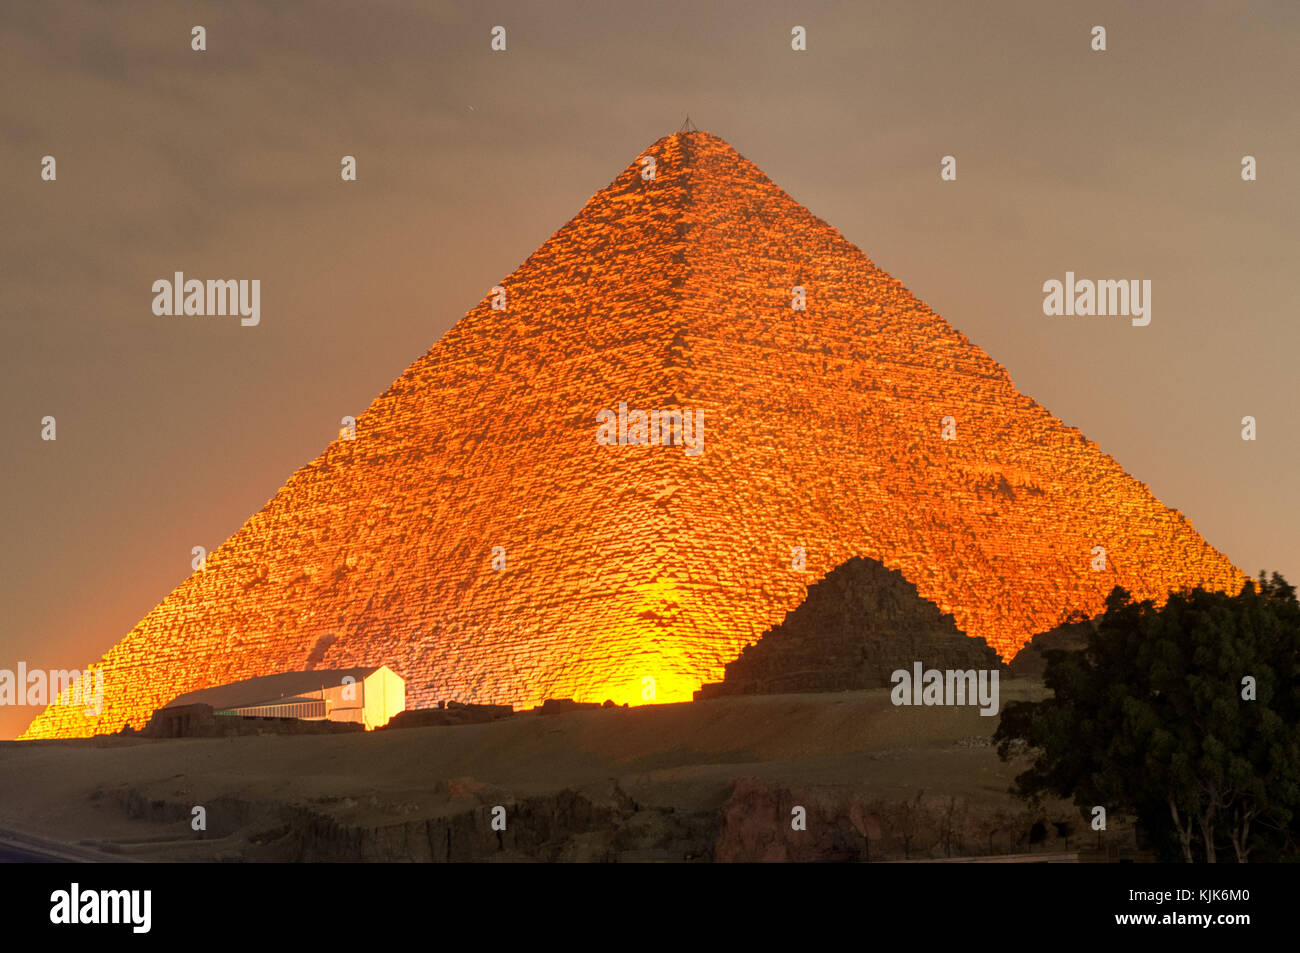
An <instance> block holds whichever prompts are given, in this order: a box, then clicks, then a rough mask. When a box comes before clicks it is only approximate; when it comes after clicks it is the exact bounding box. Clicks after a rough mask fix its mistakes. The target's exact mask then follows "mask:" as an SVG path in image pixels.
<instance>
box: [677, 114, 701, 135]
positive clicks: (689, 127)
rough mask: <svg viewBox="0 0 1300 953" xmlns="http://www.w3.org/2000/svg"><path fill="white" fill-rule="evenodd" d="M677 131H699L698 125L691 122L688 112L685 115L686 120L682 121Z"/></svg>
mask: <svg viewBox="0 0 1300 953" xmlns="http://www.w3.org/2000/svg"><path fill="white" fill-rule="evenodd" d="M677 131H678V132H699V131H700V129H699V127H698V126H696V125H695V123H693V122H691V117H690V114H689V113H688V114H687V116H686V121H685V122H684V123H682V128H680V129H678V130H677Z"/></svg>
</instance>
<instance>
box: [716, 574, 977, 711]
mask: <svg viewBox="0 0 1300 953" xmlns="http://www.w3.org/2000/svg"><path fill="white" fill-rule="evenodd" d="M916 662H921V663H922V664H923V666H924V668H927V669H939V670H940V671H967V670H970V669H976V670H979V669H984V670H988V671H994V670H998V671H1001V670H1002V667H1003V666H1002V665H1001V660H1000V659H999V658H998V654H997V652H995V651H993V649H991V648H990V647H989V645H988V643H987V642H985V641H984V640H983V639H981V638H978V637H974V636H969V635H963V634H962V633H961V631H960V630H959V629H958V628H957V624H956V622H955V620H954V619H953V617H952V616H950V615H944V614H943V613H942V612H940V611H939V610H938V608H937V607H936V606H935V605H934V603H932V602H927V601H926V600H924V599H922V598H921V597H920V596H919V595H917V593H916V587H915V586H913V585H912V584H911V583H910V582H908V581H907V580H906V579H905V578H904V577H903V574H902V573H901V572H899V571H898V570H897V569H887V568H886V567H885V566H884V564H883V563H880V562H877V561H876V560H874V559H865V558H863V557H861V556H854V557H853V558H852V559H850V560H849V561H848V562H846V563H841V564H840V565H839V566H836V567H835V568H834V569H832V570H831V571H830V572H829V573H828V574H827V575H826V576H825V577H824V578H823V579H820V580H818V581H817V582H816V583H814V584H813V585H811V586H809V587H808V598H807V599H805V600H804V601H803V602H801V603H800V604H799V605H798V606H797V607H796V608H795V609H794V610H793V611H792V612H791V613H790V614H789V615H787V616H786V617H785V619H784V620H783V621H782V622H781V623H780V624H778V625H774V626H773V627H772V628H770V629H768V630H767V631H766V632H764V633H763V637H762V638H761V639H759V640H758V641H757V642H755V643H754V644H753V645H750V646H747V647H746V648H745V650H744V651H743V652H741V653H740V657H739V658H737V659H734V660H733V661H731V662H728V663H727V666H726V676H725V677H724V678H723V680H722V681H721V682H715V683H712V684H708V685H704V686H703V687H702V688H701V689H700V691H699V692H697V693H696V696H695V697H696V698H717V697H719V696H722V695H776V694H781V695H785V694H789V693H791V692H848V691H860V690H862V689H867V688H892V687H893V686H894V684H895V681H894V678H893V676H894V673H895V672H897V671H898V670H899V669H902V670H904V671H907V672H910V671H912V666H913V664H914V663H916Z"/></svg>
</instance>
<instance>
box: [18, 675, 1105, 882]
mask: <svg viewBox="0 0 1300 953" xmlns="http://www.w3.org/2000/svg"><path fill="white" fill-rule="evenodd" d="M1042 693H1043V688H1042V685H1041V683H1040V682H1038V681H1036V680H1033V679H1008V680H1005V681H1004V683H1003V686H1002V705H1003V706H1004V707H1005V705H1006V704H1007V703H1008V702H1010V701H1012V700H1015V699H1019V698H1039V697H1041V696H1042ZM997 721H998V718H996V717H985V716H981V715H980V714H979V711H978V709H977V708H974V707H968V708H953V707H931V708H925V707H895V706H893V705H892V704H891V703H890V700H889V692H888V690H885V689H876V690H870V691H857V692H842V693H832V694H795V695H767V696H745V697H726V698H718V699H712V700H706V701H697V702H692V703H685V704H673V705H649V706H642V707H634V708H621V707H619V708H613V707H611V708H601V709H588V710H578V711H569V712H565V713H560V714H545V715H543V714H537V713H519V714H516V715H513V716H510V717H508V718H505V719H502V720H499V721H493V722H488V723H484V724H469V725H456V726H444V727H421V728H408V729H402V730H381V731H374V732H368V733H356V734H334V735H281V734H271V733H268V734H264V735H256V736H249V737H227V738H181V739H143V738H133V737H127V736H107V737H100V738H95V739H85V740H76V741H52V742H6V743H3V744H0V829H3V830H0V845H3V843H5V839H6V837H8V838H9V840H8V843H9V844H10V845H11V846H12V845H16V844H19V843H20V841H19V840H17V839H18V838H29V839H34V841H33V842H39V843H43V844H47V845H62V848H63V849H65V850H66V851H70V852H79V853H80V854H81V855H83V856H86V857H95V856H98V857H111V858H114V859H122V860H126V859H135V860H194V861H213V860H215V861H256V860H284V861H328V860H338V861H346V860H380V861H387V860H411V861H492V860H525V861H526V860H535V861H563V860H574V861H654V860H660V861H682V860H696V861H707V860H720V861H727V860H731V861H759V860H766V861H781V860H797V861H824V860H847V861H855V860H858V861H860V860H871V861H879V860H919V859H944V860H947V859H960V858H978V857H988V856H1006V855H1020V854H1028V855H1030V856H1035V857H1038V858H1048V857H1051V858H1058V859H1066V858H1069V859H1073V858H1074V857H1076V856H1077V857H1078V858H1079V859H1103V858H1104V857H1106V856H1110V857H1111V858H1114V856H1115V851H1116V850H1117V849H1122V847H1123V842H1124V832H1123V830H1122V829H1116V830H1112V831H1111V832H1108V833H1107V834H1105V835H1098V834H1097V833H1095V832H1092V831H1089V830H1087V827H1086V824H1085V823H1084V822H1083V820H1082V819H1081V818H1080V816H1079V813H1078V811H1077V810H1075V809H1074V808H1073V807H1072V806H1071V805H1069V804H1065V803H1058V804H1047V805H1043V806H1041V807H1039V808H1037V809H1030V808H1028V807H1026V805H1024V804H1023V803H1022V802H1020V801H1019V800H1017V799H1015V798H1013V797H1011V796H1010V795H1009V794H1008V788H1009V786H1010V784H1011V782H1012V779H1013V777H1014V775H1015V774H1016V773H1017V771H1018V770H1020V769H1021V768H1022V765H1018V764H1016V763H1014V762H1013V763H1011V764H1007V763H1003V762H1002V761H1000V760H999V759H998V757H997V754H996V751H995V749H994V747H993V746H992V744H991V738H992V734H993V731H994V729H995V727H996V724H997ZM196 806H202V807H203V808H204V809H205V813H206V830H197V831H196V830H194V829H193V824H192V819H193V817H194V808H195V807H196ZM798 807H802V808H803V809H804V811H805V812H806V829H804V830H796V829H794V824H793V819H794V818H795V816H796V814H797V812H796V808H798ZM498 809H504V811H502V810H498ZM494 820H495V824H494ZM502 825H504V830H502V829H500V828H501V826H502ZM1060 825H1064V826H1060ZM6 832H8V833H7V834H6ZM15 849H18V847H15ZM1108 851H1109V854H1108V853H1107V852H1108Z"/></svg>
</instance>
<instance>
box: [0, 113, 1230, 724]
mask: <svg viewBox="0 0 1300 953" xmlns="http://www.w3.org/2000/svg"><path fill="white" fill-rule="evenodd" d="M643 156H649V157H652V158H653V159H654V160H655V164H654V172H655V174H654V177H653V179H650V180H647V179H646V178H644V177H643V174H642V172H643V169H644V168H645V165H644V164H643V163H641V162H639V161H636V160H637V159H640V158H641V157H634V161H633V162H632V163H630V164H629V166H628V167H627V168H626V169H625V170H624V171H623V173H622V174H621V175H619V176H618V178H617V179H615V180H614V182H613V183H611V184H610V185H609V186H608V187H607V188H605V189H604V190H602V191H601V192H599V193H597V194H596V195H595V196H594V197H593V198H592V199H591V200H590V201H589V202H588V203H587V205H586V206H585V207H584V208H583V209H582V211H581V212H580V213H579V214H578V215H577V216H576V217H575V218H574V219H573V220H572V221H570V222H569V223H568V224H566V225H565V226H564V227H563V228H561V229H560V230H559V231H558V232H556V233H555V235H554V236H552V237H551V239H549V240H548V241H547V242H546V243H545V244H544V245H543V246H542V247H541V248H539V249H538V250H537V251H536V252H535V253H534V254H533V255H532V256H531V257H529V258H528V260H527V261H525V262H524V263H523V264H522V265H521V266H520V267H519V268H518V269H517V270H516V271H515V272H514V273H513V274H512V275H510V276H509V277H507V278H505V279H503V280H502V281H501V282H500V286H501V287H502V288H503V289H504V295H503V296H501V297H503V299H504V304H505V307H504V309H503V310H498V309H494V308H493V300H494V298H497V297H498V296H496V295H488V296H487V297H485V298H484V299H483V301H482V302H480V303H479V305H478V306H477V307H475V308H474V309H473V310H471V311H470V312H469V313H468V314H466V315H465V317H464V318H463V319H462V320H461V321H459V322H458V323H457V324H456V325H455V327H453V328H452V329H451V330H450V331H448V332H447V334H446V335H445V336H444V337H443V338H442V339H441V340H440V341H438V342H437V343H436V344H435V345H434V346H433V347H432V348H430V350H429V351H428V352H427V353H426V354H425V355H423V356H422V357H420V358H419V359H418V360H417V361H416V362H415V363H414V364H412V365H411V366H410V367H409V368H408V369H407V370H406V372H405V373H404V374H402V376H401V377H400V378H398V379H397V381H396V382H395V383H394V384H393V385H392V386H391V387H390V388H389V389H388V391H386V392H385V393H384V394H383V395H381V396H380V397H379V398H377V399H376V400H375V401H374V402H373V403H372V404H371V406H370V407H369V409H368V410H367V411H366V412H365V413H364V414H361V415H359V416H358V417H357V420H356V432H355V438H354V439H347V434H341V436H340V439H338V440H335V441H334V442H333V443H331V444H330V445H329V446H328V447H327V448H326V450H325V451H324V453H322V454H321V456H320V457H318V458H317V459H316V460H314V461H312V462H311V463H309V464H308V465H306V466H305V467H303V468H301V469H300V470H298V471H297V472H296V473H294V474H293V476H292V477H291V478H290V479H289V480H288V482H287V483H286V484H285V485H284V487H283V488H281V490H280V491H279V492H278V493H277V494H276V495H275V496H274V497H273V498H272V499H271V501H270V502H269V503H268V504H267V505H266V507H264V508H263V509H262V511H261V512H259V513H257V514H256V515H254V516H253V517H252V518H251V519H249V521H248V522H247V523H246V524H245V525H244V526H243V527H242V528H241V529H240V530H239V532H237V533H236V534H235V535H234V536H232V537H231V538H230V539H229V540H227V541H226V542H225V544H224V545H222V546H221V547H220V549H218V550H217V551H216V552H215V553H213V554H212V555H211V556H209V557H208V560H207V567H206V569H205V570H204V571H202V572H196V573H195V574H194V575H193V576H191V577H190V578H189V579H188V580H186V581H185V582H184V583H183V584H182V585H180V586H178V587H177V588H176V590H175V591H173V592H172V593H171V594H170V595H168V596H167V598H166V599H164V600H163V602H162V603H160V604H159V605H158V606H157V607H156V608H155V609H154V610H153V611H152V612H150V613H149V614H148V615H147V616H146V617H145V618H144V619H142V620H141V621H140V623H139V624H138V625H136V627H135V628H134V629H132V631H131V632H130V633H129V634H128V635H127V636H126V637H125V638H124V639H122V641H121V642H119V643H118V644H117V645H115V646H114V647H113V648H112V649H111V650H110V651H109V652H108V653H107V655H106V656H105V657H104V659H103V663H102V665H103V669H104V709H103V715H102V717H100V718H99V719H97V720H89V719H87V718H86V717H85V716H84V715H83V714H82V712H81V711H80V710H77V709H70V708H68V707H51V708H50V709H47V710H46V711H45V712H44V713H43V714H41V715H40V716H39V717H38V718H36V719H35V721H33V723H32V724H31V726H30V727H29V728H28V730H27V733H26V734H25V735H24V737H33V738H35V737H52V736H68V735H83V734H89V733H92V732H106V731H116V730H117V729H119V728H120V727H121V726H122V724H123V723H126V722H129V723H130V724H132V725H134V726H137V727H139V726H141V725H142V724H143V723H144V722H145V720H146V719H147V718H148V716H149V714H150V712H151V711H152V710H153V709H154V708H156V707H158V706H159V705H161V704H165V703H166V702H168V701H169V700H171V699H172V698H173V697H175V696H176V695H178V694H180V693H181V692H185V691H191V690H195V689H199V688H204V687H207V686H211V685H216V684H221V683H225V682H230V681H234V680H237V679H243V678H249V677H252V676H256V675H264V674H269V673H273V672H281V671H290V670H301V669H304V668H309V667H317V668H344V667H351V666H360V665H378V664H386V665H388V666H389V667H390V668H392V669H393V670H394V671H395V672H397V673H398V674H400V675H401V676H402V677H403V678H404V679H405V680H406V691H407V700H408V701H407V704H408V707H422V706H427V705H430V704H432V703H433V702H435V701H438V700H448V699H454V700H458V701H463V702H492V703H511V704H514V705H516V706H530V705H533V704H537V703H540V702H541V701H543V700H545V699H547V698H566V697H567V698H576V699H578V700H580V701H596V702H600V701H604V700H605V699H612V700H614V701H615V702H618V703H622V702H628V703H631V704H640V703H643V702H645V701H649V700H655V701H659V702H664V701H679V700H684V699H687V698H689V697H690V694H691V692H692V691H693V690H694V689H696V688H698V687H699V685H700V684H701V683H703V682H708V681H716V680H718V679H719V678H721V676H722V671H723V666H724V665H725V664H726V663H727V662H729V661H730V660H732V659H733V658H735V657H736V656H737V655H738V654H739V653H740V651H741V649H742V648H743V647H744V646H745V645H746V644H747V643H749V642H752V641H753V640H755V639H756V638H758V637H759V635H761V634H762V632H763V631H764V630H765V629H766V628H768V627H769V626H771V625H773V624H774V623H776V622H779V621H780V620H781V619H782V618H784V616H785V614H786V612H788V611H789V610H790V609H792V608H794V607H795V606H796V605H798V604H799V602H800V601H802V599H803V597H804V595H805V593H806V588H807V586H808V584H809V583H811V582H814V581H816V580H817V579H818V578H820V577H821V576H823V575H825V573H826V572H828V571H829V570H830V569H832V568H833V567H835V566H836V565H838V564H840V563H842V562H844V561H845V560H847V559H849V558H850V557H852V556H859V555H860V556H868V557H871V558H874V559H878V560H880V561H881V562H883V563H885V564H886V565H887V566H889V567H890V568H894V569H898V570H900V571H901V572H902V573H903V574H904V575H905V576H906V577H907V579H909V580H910V581H912V582H913V583H914V584H915V585H916V587H917V589H918V590H919V592H920V594H921V595H922V596H923V597H925V598H927V599H930V600H931V601H933V602H935V603H936V604H937V605H938V606H939V607H940V608H941V609H943V610H944V611H946V612H951V613H952V614H953V615H954V616H955V617H956V620H957V624H958V626H959V627H960V628H961V629H962V630H964V631H965V632H966V633H967V634H969V635H972V636H981V637H983V638H985V639H987V640H988V641H989V643H990V644H991V645H992V646H993V647H994V648H996V649H997V650H998V651H1000V652H1001V653H1002V654H1003V655H1004V656H1009V655H1010V654H1012V653H1013V652H1014V651H1015V650H1016V649H1017V648H1018V647H1019V646H1020V645H1022V644H1023V643H1024V642H1025V641H1027V640H1028V639H1029V637H1030V636H1031V635H1032V634H1034V633H1035V632H1038V631H1042V630H1044V629H1047V628H1050V627H1051V626H1053V625H1055V624H1057V623H1058V622H1060V621H1061V620H1062V618H1064V617H1065V616H1066V615H1067V614H1069V613H1070V612H1071V611H1074V610H1080V611H1084V612H1087V613H1094V612H1097V611H1099V610H1100V608H1101V605H1102V601H1103V600H1104V598H1105V595H1106V593H1107V592H1109V591H1110V589H1111V588H1112V587H1113V586H1115V585H1117V584H1119V585H1123V586H1125V587H1126V588H1127V589H1129V590H1130V591H1131V592H1132V593H1134V594H1135V595H1136V596H1139V597H1154V598H1162V597H1163V596H1164V595H1165V594H1166V593H1167V592H1168V591H1169V590H1170V589H1177V588H1181V587H1184V586H1192V585H1198V584H1199V585H1205V586H1207V587H1212V588H1219V589H1223V588H1236V587H1238V586H1240V584H1241V583H1242V582H1243V581H1244V579H1245V577H1244V575H1243V574H1242V573H1241V572H1240V571H1239V570H1237V569H1236V568H1235V567H1234V566H1232V565H1231V564H1230V563H1229V561H1228V560H1227V559H1226V558H1225V557H1224V556H1223V555H1222V554H1220V553H1219V552H1218V551H1216V550H1215V549H1213V548H1212V547H1211V546H1210V545H1209V544H1208V543H1206V542H1205V541H1204V540H1203V539H1202V538H1201V537H1200V536H1199V535H1198V534H1197V533H1196V531H1195V530H1194V529H1193V528H1192V526H1191V524H1190V523H1188V522H1187V520H1185V519H1184V518H1183V516H1182V515H1181V514H1180V513H1178V512H1176V511H1174V510H1171V509H1169V508H1168V507H1166V506H1164V505H1163V504H1162V503H1161V502H1160V501H1159V500H1157V499H1156V498H1155V497H1154V496H1153V495H1152V493H1151V492H1150V491H1149V490H1148V489H1147V487H1146V486H1144V485H1143V484H1142V483H1140V482H1138V481H1137V480H1135V479H1133V478H1132V477H1130V476H1128V475H1127V474H1126V473H1125V472H1124V471H1123V470H1122V469H1121V467H1120V466H1119V465H1118V464H1117V463H1116V462H1115V461H1114V460H1113V459H1111V458H1110V457H1109V456H1108V455H1106V454H1105V453H1103V452H1102V451H1101V450H1100V449H1099V448H1098V447H1097V446H1096V445H1095V444H1093V443H1091V442H1089V441H1088V440H1087V439H1085V438H1084V436H1083V435H1082V434H1081V433H1079V431H1077V430H1075V429H1073V428H1070V427H1066V426H1064V425H1063V424H1062V423H1061V422H1060V421H1059V420H1057V419H1056V418H1054V417H1053V416H1052V415H1051V414H1049V413H1048V412H1047V411H1046V410H1045V409H1044V408H1042V407H1040V406H1039V405H1038V404H1036V403H1035V402H1034V401H1033V400H1031V399H1030V398H1028V397H1025V396H1023V395H1021V394H1020V393H1018V392H1017V391H1016V389H1015V386H1014V385H1013V383H1012V381H1011V379H1010V377H1009V376H1008V374H1007V372H1006V371H1005V370H1004V369H1003V368H1002V367H1001V366H1000V365H998V364H996V363H994V362H993V361H992V360H991V359H990V358H989V357H988V356H987V355H986V354H985V353H984V352H983V351H982V350H980V349H979V348H978V347H975V346H974V345H972V344H971V343H970V342H969V341H968V340H967V339H966V338H965V336H963V335H962V334H960V333H958V332H957V331H955V330H954V329H953V328H952V327H951V326H950V325H948V324H947V322H945V321H944V320H943V319H942V318H940V317H939V316H938V315H937V314H935V313H934V312H932V311H931V310H930V309H929V308H927V307H926V306H925V304H924V303H922V302H921V301H919V300H917V299H916V298H915V297H913V296H912V295H911V294H910V293H909V292H908V291H907V290H906V289H904V288H903V286H902V285H901V284H899V283H898V282H897V281H895V280H894V279H893V278H891V277H890V276H889V275H887V274H885V273H884V272H882V271H880V270H879V269H878V268H876V267H875V266H874V265H873V264H872V263H871V262H870V261H869V260H868V259H867V258H866V256H865V255H863V253H862V252H860V251H859V250H858V249H857V248H855V247H854V246H853V245H852V244H850V243H849V242H848V241H846V240H845V239H844V238H843V237H842V236H841V235H840V234H839V233H838V232H836V231H835V230H834V229H833V228H831V227H830V226H828V225H827V224H826V223H824V222H822V221H821V220H820V219H818V218H816V217H814V216H813V215H812V214H811V213H809V212H808V211H807V210H805V209H804V208H803V207H801V206H800V205H798V204H797V203H796V202H795V201H794V200H793V199H791V198H790V197H789V196H788V195H786V194H785V193H784V192H782V191H781V190H780V189H779V188H777V187H776V186H775V185H774V184H773V183H772V182H771V181H769V180H768V179H767V177H766V176H764V175H763V173H762V172H760V171H759V169H758V168H757V167H756V166H754V165H753V164H752V163H751V162H749V161H747V160H746V159H744V158H742V157H741V156H739V155H738V154H737V153H736V152H735V151H734V150H733V149H732V148H731V147H730V146H728V145H727V144H726V143H724V142H723V141H722V140H720V139H718V138H716V137H715V136H712V135H709V134H708V133H704V132H689V133H679V134H677V135H674V136H669V137H667V138H665V139H661V140H659V141H658V142H656V143H655V144H654V145H653V146H652V147H650V148H649V149H647V150H646V152H645V153H643ZM796 286H797V287H802V288H803V289H804V292H805V295H806V308H805V309H804V310H794V309H793V308H792V289H793V288H795V287H796ZM620 402H625V403H626V405H627V406H628V407H630V408H640V409H677V410H683V411H685V410H695V411H701V412H702V413H703V421H704V430H703V437H704V445H703V446H704V450H703V452H702V453H700V454H699V455H697V456H691V455H688V454H687V453H685V452H684V450H683V447H682V446H656V445H651V446H619V445H614V446H606V445H601V444H600V443H598V442H597V440H596V439H595V437H596V429H597V428H596V421H597V414H598V413H599V412H600V411H602V410H610V409H616V408H618V407H619V405H620ZM949 416H951V417H952V418H954V421H955V427H956V439H953V440H945V439H943V438H942V436H941V421H943V418H945V417H949ZM1095 546H1103V547H1104V548H1105V552H1106V564H1105V568H1104V569H1102V570H1100V571H1098V570H1095V569H1094V568H1093V565H1094V555H1093V547H1095ZM792 547H802V548H803V551H804V552H805V553H806V567H805V570H804V571H802V572H800V571H796V570H795V569H794V568H792V566H793V565H794V563H793V562H792V552H793V550H792ZM494 554H495V555H494ZM494 560H495V563H496V564H495V565H494ZM501 565H503V566H504V568H498V567H499V566H501ZM647 678H648V679H651V680H652V681H651V682H647V681H646V679H647ZM647 685H653V693H652V695H651V696H648V695H647V694H646V688H647Z"/></svg>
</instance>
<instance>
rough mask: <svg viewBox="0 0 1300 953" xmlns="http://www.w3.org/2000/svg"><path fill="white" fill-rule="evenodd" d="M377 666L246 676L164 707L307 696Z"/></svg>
mask: <svg viewBox="0 0 1300 953" xmlns="http://www.w3.org/2000/svg"><path fill="white" fill-rule="evenodd" d="M382 667H383V666H381V665H371V666H369V667H366V668H331V669H317V670H315V671H311V672H282V673H280V674H278V675H262V676H260V677H258V678H246V679H244V680H243V681H242V682H231V683H230V684H229V685H215V686H213V687H212V688H203V689H200V690H198V691H196V692H186V693H185V694H184V695H177V696H176V697H175V698H173V699H172V700H171V701H170V702H168V703H167V704H166V705H164V706H163V707H164V708H175V707H177V706H179V705H211V706H212V707H213V708H215V709H216V710H218V711H222V710H228V709H231V708H247V707H249V706H250V705H270V704H274V703H276V702H279V701H281V700H282V699H288V698H293V697H295V696H300V695H310V694H313V693H316V692H319V691H320V690H321V689H322V688H326V687H331V688H332V687H336V686H339V685H342V684H343V679H344V678H346V677H347V676H349V675H350V676H352V677H353V678H355V679H356V680H357V681H358V682H361V681H362V680H363V679H364V678H366V676H368V675H370V674H372V673H374V672H377V671H379V669H380V668H382Z"/></svg>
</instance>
